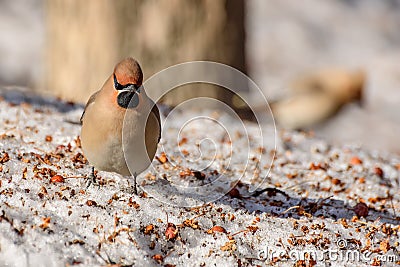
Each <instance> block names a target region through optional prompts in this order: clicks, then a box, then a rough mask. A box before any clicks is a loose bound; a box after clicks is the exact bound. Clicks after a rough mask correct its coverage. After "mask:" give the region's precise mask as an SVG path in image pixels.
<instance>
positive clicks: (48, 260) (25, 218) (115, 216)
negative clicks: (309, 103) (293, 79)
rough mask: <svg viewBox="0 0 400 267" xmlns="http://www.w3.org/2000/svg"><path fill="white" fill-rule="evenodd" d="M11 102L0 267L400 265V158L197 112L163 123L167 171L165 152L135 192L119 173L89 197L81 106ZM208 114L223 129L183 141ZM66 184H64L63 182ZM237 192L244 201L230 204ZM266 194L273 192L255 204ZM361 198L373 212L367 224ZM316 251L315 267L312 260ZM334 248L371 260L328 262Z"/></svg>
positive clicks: (4, 102)
mask: <svg viewBox="0 0 400 267" xmlns="http://www.w3.org/2000/svg"><path fill="white" fill-rule="evenodd" d="M0 93H1V101H0V120H1V124H0V169H1V171H0V182H1V184H0V266H18V267H19V266H159V265H161V266H257V265H259V266H269V265H275V266H293V265H295V264H297V266H325V264H331V266H370V263H371V262H372V261H373V260H375V263H376V262H377V260H378V259H380V260H381V261H380V263H381V264H382V265H384V266H395V265H396V263H395V262H393V261H394V260H393V259H395V260H396V261H400V257H399V240H400V228H399V224H400V217H399V216H400V196H399V194H398V192H399V188H400V178H399V175H400V158H399V157H397V156H394V155H391V154H389V153H387V154H385V153H382V152H379V153H378V152H374V151H368V150H365V149H363V148H362V147H356V146H353V145H348V146H343V147H337V146H332V145H330V144H328V143H326V142H325V141H323V140H320V139H317V138H315V137H314V136H313V134H312V133H309V132H287V131H283V130H278V131H277V136H276V144H275V138H274V133H275V130H274V127H273V125H262V126H261V129H262V131H261V132H262V133H263V136H262V139H261V135H260V130H259V129H260V128H259V127H258V126H257V125H256V124H254V123H250V122H243V124H242V121H241V120H239V119H238V118H235V117H230V116H228V115H226V114H224V113H220V112H218V111H215V110H214V111H213V110H203V111H196V110H191V111H189V110H186V111H185V112H175V113H173V117H172V118H170V117H169V118H168V119H164V120H163V126H164V127H163V133H162V140H161V143H160V146H159V151H158V152H157V156H158V157H159V158H160V160H161V161H162V158H163V156H162V154H161V153H162V152H165V154H166V157H167V158H168V162H166V163H161V162H160V161H159V160H157V159H155V160H154V161H153V166H152V167H150V168H149V169H148V170H147V171H145V172H144V173H142V174H141V175H140V176H139V178H138V180H139V184H140V188H139V189H140V190H139V192H140V193H139V196H136V195H133V194H132V193H131V190H129V189H130V188H129V183H128V182H129V179H125V178H123V177H121V176H119V175H117V174H114V173H107V172H101V171H100V172H98V180H99V183H100V185H99V186H96V185H90V186H89V187H87V180H88V176H89V174H90V170H91V167H90V165H89V163H87V162H86V160H85V158H84V157H83V156H82V155H81V154H80V153H82V150H81V148H80V147H79V139H78V136H79V134H80V125H79V124H73V123H71V121H72V122H74V121H75V122H77V121H79V117H80V115H81V113H82V107H81V106H78V105H74V104H68V103H62V102H59V101H58V100H55V99H48V98H44V97H40V96H36V95H33V94H32V93H27V92H26V91H24V90H19V89H17V88H10V89H1V90H0ZM199 115H201V116H203V117H207V118H211V119H208V120H206V121H197V120H194V121H193V122H192V123H188V124H187V125H186V127H185V128H184V129H183V130H182V131H181V132H180V135H179V130H180V129H181V126H182V125H183V124H184V122H186V121H188V120H190V118H193V117H196V116H199ZM215 121H217V122H219V123H220V125H223V126H224V127H225V128H226V129H228V132H229V134H227V133H226V132H224V127H220V126H217V125H214V124H213V123H215ZM243 125H244V126H243ZM244 129H246V130H247V134H246V132H245V131H244ZM201 140H203V141H201ZM260 140H263V141H264V142H263V143H260V142H261V141H260ZM178 143H179V144H178ZM260 144H261V145H262V146H263V149H262V148H261V147H260ZM275 146H276V148H275ZM6 154H7V155H8V157H7V156H6ZM105 156H107V155H105ZM273 158H274V160H273V164H272V165H271V161H272V159H273ZM357 159H359V163H357ZM270 167H271V168H270ZM196 170H197V171H199V172H198V173H196V172H194V171H196ZM379 170H381V171H382V172H380V171H379ZM55 175H60V176H62V177H63V178H64V181H63V182H51V178H52V177H53V179H55V178H54V176H55ZM202 175H203V176H202ZM232 187H235V189H237V190H238V191H231V192H230V193H228V194H226V193H227V192H228V191H229V190H230V189H231V188H232ZM262 188H269V190H268V191H266V192H264V193H262V194H260V195H258V196H254V195H252V193H251V192H253V191H254V190H255V189H257V190H260V189H262ZM144 192H145V193H144ZM361 202H364V203H365V204H366V205H367V206H368V211H369V214H368V216H366V217H362V216H359V217H355V216H356V214H355V210H354V209H353V208H354V206H355V205H356V204H357V203H361ZM216 226H217V227H216ZM175 228H176V230H175ZM210 229H213V230H212V231H209V230H210ZM167 235H168V237H169V238H168V237H167ZM343 244H344V245H343ZM305 251H309V252H310V251H312V252H315V253H316V255H317V256H318V257H313V258H314V259H315V260H316V261H315V262H314V261H309V260H305V261H304V262H303V261H301V257H300V255H301V253H303V252H305ZM329 251H333V253H335V252H336V253H337V254H335V255H339V254H340V255H342V256H343V255H345V253H346V252H347V251H356V253H359V255H361V254H362V253H364V254H365V253H369V254H367V255H368V257H369V259H365V258H361V259H360V260H357V259H356V260H354V259H353V260H352V259H346V258H345V257H342V258H339V259H338V257H336V258H334V257H333V256H332V255H331V257H329V255H328V256H327V255H325V258H324V259H323V258H322V253H324V252H325V253H327V252H329ZM266 252H268V253H266ZM272 252H275V254H271V253H272ZM279 253H280V254H279ZM364 254H363V255H364ZM297 256H298V257H297ZM379 257H380V258H379ZM397 263H399V262H397ZM113 264H114V265H113ZM302 264H304V265H302ZM305 264H309V265H305ZM313 264H314V265H313Z"/></svg>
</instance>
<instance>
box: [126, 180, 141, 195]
mask: <svg viewBox="0 0 400 267" xmlns="http://www.w3.org/2000/svg"><path fill="white" fill-rule="evenodd" d="M129 179H130V177H129V178H128V187H126V188H124V189H123V190H124V191H125V192H126V193H127V194H129V195H132V194H133V195H136V196H137V195H138V188H137V183H136V176H133V185H132V184H131V183H130V182H129Z"/></svg>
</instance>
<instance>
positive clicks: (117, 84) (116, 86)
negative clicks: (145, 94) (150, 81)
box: [114, 73, 140, 90]
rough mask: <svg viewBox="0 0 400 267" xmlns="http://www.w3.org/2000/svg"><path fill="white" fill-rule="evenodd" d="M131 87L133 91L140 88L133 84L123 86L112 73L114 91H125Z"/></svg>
mask: <svg viewBox="0 0 400 267" xmlns="http://www.w3.org/2000/svg"><path fill="white" fill-rule="evenodd" d="M131 86H133V88H135V90H137V89H138V88H139V87H140V86H139V85H137V84H133V83H128V84H125V85H122V84H120V83H119V82H118V81H117V76H115V73H114V87H115V89H116V90H123V89H126V88H128V87H131Z"/></svg>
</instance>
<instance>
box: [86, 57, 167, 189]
mask: <svg viewBox="0 0 400 267" xmlns="http://www.w3.org/2000/svg"><path fill="white" fill-rule="evenodd" d="M142 81H143V74H142V70H141V68H140V66H139V64H138V62H137V61H136V60H134V59H133V58H126V59H124V60H122V61H121V62H119V63H118V64H117V65H116V66H115V68H114V72H113V73H112V74H111V76H110V77H109V78H108V79H107V80H106V82H105V83H104V85H103V87H102V88H101V89H100V90H99V91H97V92H95V93H94V94H93V95H92V96H91V97H90V98H89V101H88V102H87V104H86V107H85V110H84V111H83V114H82V117H81V124H82V129H81V144H82V149H83V153H84V155H85V156H86V158H87V159H88V160H89V163H90V164H92V165H93V168H92V179H95V176H94V168H96V169H98V170H102V171H108V172H116V173H118V174H121V175H123V176H131V175H132V176H133V181H134V185H133V186H134V188H133V189H134V193H135V194H137V185H136V176H137V175H138V174H140V173H141V172H143V171H144V170H145V169H147V168H148V167H149V165H150V164H151V162H152V160H153V158H154V155H155V153H156V150H157V144H158V142H159V141H160V137H161V124H160V113H159V110H158V108H157V106H156V105H155V103H154V102H153V101H152V100H151V99H150V98H149V97H148V96H147V95H146V92H145V90H144V88H143V85H142Z"/></svg>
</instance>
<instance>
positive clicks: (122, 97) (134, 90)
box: [112, 57, 143, 109]
mask: <svg viewBox="0 0 400 267" xmlns="http://www.w3.org/2000/svg"><path fill="white" fill-rule="evenodd" d="M112 79H113V87H114V88H113V89H114V92H115V95H116V98H117V104H118V106H120V107H121V108H125V109H128V108H136V107H137V106H138V105H139V103H140V101H141V95H140V94H141V93H142V91H143V87H142V81H143V73H142V69H141V68H140V66H139V63H138V62H137V61H136V60H134V59H133V58H131V57H129V58H126V59H124V60H122V61H121V62H119V63H118V64H117V65H116V66H115V68H114V72H113V75H112Z"/></svg>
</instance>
